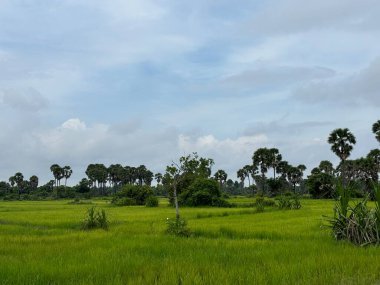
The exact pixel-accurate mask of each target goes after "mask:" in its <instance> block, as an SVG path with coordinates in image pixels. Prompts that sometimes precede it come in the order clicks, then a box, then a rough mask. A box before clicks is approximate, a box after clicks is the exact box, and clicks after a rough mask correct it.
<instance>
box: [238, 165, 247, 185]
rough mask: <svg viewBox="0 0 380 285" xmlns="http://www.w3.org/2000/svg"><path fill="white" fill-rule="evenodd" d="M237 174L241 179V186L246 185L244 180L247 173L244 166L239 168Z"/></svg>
mask: <svg viewBox="0 0 380 285" xmlns="http://www.w3.org/2000/svg"><path fill="white" fill-rule="evenodd" d="M236 176H237V177H238V178H239V179H240V184H241V185H242V186H241V187H242V188H243V187H244V180H245V178H246V173H245V170H244V169H243V168H241V169H239V170H238V171H237V173H236Z"/></svg>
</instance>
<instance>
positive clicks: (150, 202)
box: [145, 196, 158, 207]
mask: <svg viewBox="0 0 380 285" xmlns="http://www.w3.org/2000/svg"><path fill="white" fill-rule="evenodd" d="M145 206H147V207H158V198H157V197H156V196H149V197H148V198H147V199H146V203H145Z"/></svg>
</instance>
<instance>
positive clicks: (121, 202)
mask: <svg viewBox="0 0 380 285" xmlns="http://www.w3.org/2000/svg"><path fill="white" fill-rule="evenodd" d="M111 203H112V204H114V205H115V206H135V205H136V200H135V199H132V198H128V197H120V198H118V197H114V198H113V199H112V201H111Z"/></svg>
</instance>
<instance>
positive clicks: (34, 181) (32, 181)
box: [29, 175, 38, 190]
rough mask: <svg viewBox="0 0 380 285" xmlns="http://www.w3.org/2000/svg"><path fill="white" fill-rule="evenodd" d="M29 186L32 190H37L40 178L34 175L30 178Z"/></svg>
mask: <svg viewBox="0 0 380 285" xmlns="http://www.w3.org/2000/svg"><path fill="white" fill-rule="evenodd" d="M29 185H30V187H31V188H32V189H34V190H35V189H37V187H38V177H37V176H36V175H33V176H31V177H30V178H29Z"/></svg>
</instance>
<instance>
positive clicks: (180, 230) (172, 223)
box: [166, 218, 191, 237]
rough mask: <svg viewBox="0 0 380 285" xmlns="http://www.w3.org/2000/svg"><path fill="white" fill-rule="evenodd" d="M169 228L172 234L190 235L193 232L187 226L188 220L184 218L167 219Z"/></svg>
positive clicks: (168, 231) (167, 230) (168, 230)
mask: <svg viewBox="0 0 380 285" xmlns="http://www.w3.org/2000/svg"><path fill="white" fill-rule="evenodd" d="M166 224H167V229H166V232H167V233H168V234H171V235H175V236H181V237H189V236H190V235H191V232H190V230H189V228H188V227H187V222H186V220H184V219H182V218H178V219H177V218H176V219H169V218H168V219H167V220H166Z"/></svg>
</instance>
